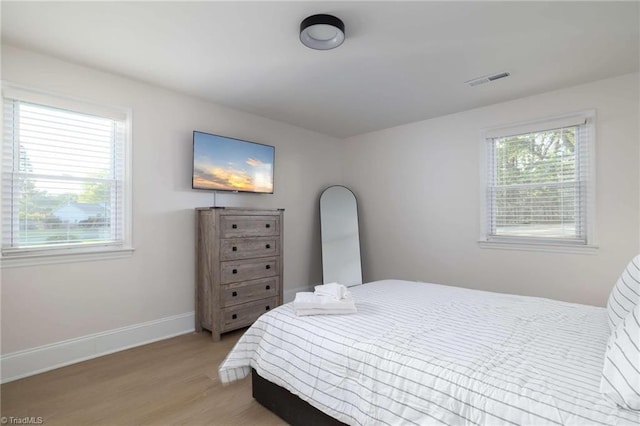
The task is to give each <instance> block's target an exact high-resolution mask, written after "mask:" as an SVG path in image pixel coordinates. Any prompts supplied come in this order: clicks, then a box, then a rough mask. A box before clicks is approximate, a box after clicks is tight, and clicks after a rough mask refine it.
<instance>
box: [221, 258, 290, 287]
mask: <svg viewBox="0 0 640 426" xmlns="http://www.w3.org/2000/svg"><path fill="white" fill-rule="evenodd" d="M279 262H280V258H279V257H263V258H259V259H248V260H230V261H228V262H221V263H220V283H221V284H230V283H235V282H240V281H249V280H257V279H259V278H267V277H273V276H276V275H278V273H279V268H278V266H279Z"/></svg>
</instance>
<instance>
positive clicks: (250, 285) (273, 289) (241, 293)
mask: <svg viewBox="0 0 640 426" xmlns="http://www.w3.org/2000/svg"><path fill="white" fill-rule="evenodd" d="M279 281H280V280H279V279H278V277H270V278H264V279H261V280H252V281H243V282H240V283H233V284H225V285H223V286H222V287H221V291H220V305H221V306H222V307H229V306H234V305H239V304H241V303H247V302H253V301H255V300H260V299H266V298H268V297H276V296H277V295H278V289H279V288H280V287H279Z"/></svg>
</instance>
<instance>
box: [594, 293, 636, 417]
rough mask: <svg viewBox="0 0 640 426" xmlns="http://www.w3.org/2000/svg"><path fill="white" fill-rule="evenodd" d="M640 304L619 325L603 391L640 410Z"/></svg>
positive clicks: (610, 346) (606, 360)
mask: <svg viewBox="0 0 640 426" xmlns="http://www.w3.org/2000/svg"><path fill="white" fill-rule="evenodd" d="M639 347H640V305H636V306H635V308H633V310H632V311H631V312H630V313H629V314H628V315H627V316H626V317H625V318H624V320H623V321H622V322H621V323H620V324H618V327H617V328H616V329H615V331H614V332H613V333H612V334H611V336H610V337H609V342H608V344H607V352H606V353H605V355H604V368H603V369H602V379H601V380H600V392H602V393H603V394H604V396H606V397H607V398H609V399H611V400H612V401H614V402H615V403H616V404H618V405H619V406H621V407H622V408H628V409H631V410H640V348H639Z"/></svg>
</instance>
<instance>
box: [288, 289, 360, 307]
mask: <svg viewBox="0 0 640 426" xmlns="http://www.w3.org/2000/svg"><path fill="white" fill-rule="evenodd" d="M355 306H356V305H355V303H353V298H352V297H351V294H347V296H346V297H344V298H343V299H341V300H336V299H335V298H334V297H332V296H323V295H319V294H315V293H310V292H300V293H296V298H295V299H294V301H293V307H294V308H295V309H352V308H355Z"/></svg>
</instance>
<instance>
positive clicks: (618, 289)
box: [607, 255, 640, 332]
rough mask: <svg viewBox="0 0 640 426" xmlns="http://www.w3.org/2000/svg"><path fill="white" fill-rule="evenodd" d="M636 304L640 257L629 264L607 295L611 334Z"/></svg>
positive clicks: (638, 288)
mask: <svg viewBox="0 0 640 426" xmlns="http://www.w3.org/2000/svg"><path fill="white" fill-rule="evenodd" d="M638 303H640V255H638V256H636V257H634V258H633V260H632V261H631V262H629V264H628V265H627V268H626V269H625V270H624V271H623V272H622V275H620V278H618V281H617V282H616V285H615V286H613V289H612V290H611V294H609V301H608V302H607V314H608V316H609V328H610V329H611V331H612V332H613V330H615V329H616V327H617V326H618V324H620V322H622V320H623V319H624V318H625V317H626V316H627V315H628V314H629V312H631V311H632V310H633V307H634V306H636V305H637V304H638Z"/></svg>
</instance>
